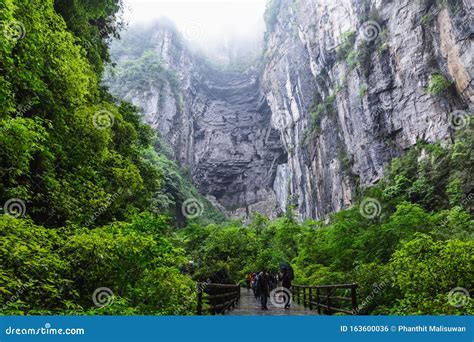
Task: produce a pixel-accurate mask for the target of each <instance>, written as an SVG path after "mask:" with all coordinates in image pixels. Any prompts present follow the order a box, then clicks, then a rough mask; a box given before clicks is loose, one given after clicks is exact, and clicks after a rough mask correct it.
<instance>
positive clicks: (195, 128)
mask: <svg viewBox="0 0 474 342" xmlns="http://www.w3.org/2000/svg"><path fill="white" fill-rule="evenodd" d="M269 12H270V13H269V15H268V16H269V17H270V19H269V23H267V33H266V39H265V41H266V42H265V51H264V52H263V57H262V60H261V61H260V62H259V63H257V64H256V66H254V67H251V68H249V69H248V70H246V71H245V72H231V71H223V70H220V69H219V68H217V67H212V66H210V64H209V63H206V62H204V60H203V59H202V58H201V57H198V56H197V54H195V53H192V52H191V51H190V50H189V49H188V48H187V47H186V45H185V44H184V43H183V41H182V39H181V38H180V37H179V36H178V35H177V34H176V32H175V31H174V30H173V29H172V28H170V27H169V26H167V25H156V26H155V27H154V29H153V33H152V34H151V35H150V39H149V42H148V43H147V44H148V45H149V47H150V48H151V49H153V51H155V52H156V54H157V55H158V56H159V58H160V59H161V61H162V63H163V65H164V66H165V67H166V68H167V69H169V70H172V71H173V72H174V73H175V75H176V81H177V84H178V86H176V84H175V85H174V86H173V85H172V82H169V81H167V82H164V83H163V84H161V85H159V86H155V85H152V84H150V85H149V86H147V85H145V87H143V85H142V87H140V89H137V88H136V87H118V88H119V89H120V90H118V91H116V93H117V94H116V95H118V96H120V97H123V98H125V99H128V100H131V101H132V102H133V103H134V104H136V105H138V106H140V107H141V108H142V109H143V112H144V116H145V121H146V122H148V123H150V124H151V125H152V126H153V127H154V128H155V129H156V130H157V131H158V132H160V134H161V136H162V137H163V138H164V140H165V141H166V143H167V144H168V146H170V147H171V150H172V152H171V154H172V156H173V157H174V158H175V160H176V161H178V162H179V164H180V165H182V166H183V167H185V168H186V169H188V170H189V171H190V174H191V176H192V178H193V180H194V182H195V183H196V185H197V186H198V188H199V190H200V191H201V192H202V193H203V194H205V195H207V196H208V198H210V199H211V201H212V202H213V203H214V204H215V205H216V206H218V207H220V208H221V209H223V210H224V211H225V212H226V213H227V214H228V215H229V216H231V217H242V218H248V217H249V215H250V214H251V213H252V212H254V211H257V212H260V213H262V214H265V215H268V216H270V217H274V216H276V215H278V214H280V213H282V212H284V211H285V209H286V207H287V205H288V204H289V203H293V204H294V205H295V207H296V209H297V212H298V214H299V217H300V218H301V219H305V218H319V219H321V218H324V217H326V216H327V214H328V213H330V212H334V211H338V210H340V209H342V208H345V207H348V206H350V205H351V203H352V202H353V201H354V196H355V194H356V193H357V189H358V188H359V187H364V186H368V185H371V184H374V183H375V182H377V181H378V180H379V179H380V178H381V177H383V172H384V166H385V165H386V164H387V163H388V162H389V161H390V160H391V159H392V158H393V157H395V156H397V155H400V154H401V153H403V151H404V150H406V149H407V148H409V147H410V146H412V145H413V144H415V143H416V142H417V141H419V140H423V141H426V142H434V141H438V140H439V141H442V142H443V143H446V144H449V143H450V141H451V139H452V137H453V133H454V131H455V129H456V128H457V127H456V123H453V120H452V118H453V114H452V113H453V112H454V113H462V114H463V115H469V114H470V113H472V112H473V111H474V105H473V102H474V84H473V80H472V79H473V74H474V62H473V55H474V51H473V47H472V39H473V27H472V25H473V24H472V23H473V13H474V8H473V3H472V1H470V0H463V1H461V0H460V1H447V2H446V3H445V2H444V1H434V0H433V1H429V0H426V1H424V0H416V1H413V0H406V1H395V0H392V1H389V0H383V1H381V0H378V1H355V0H352V1H350V0H312V1H309V0H305V1H303V0H301V1H293V0H280V1H274V2H273V6H272V8H271V11H269ZM130 58H132V57H131V56H129V55H127V54H123V53H122V54H121V55H119V56H118V63H119V64H120V63H122V62H123V61H126V60H127V59H130ZM434 75H444V76H443V77H445V79H446V80H447V81H449V82H451V83H452V84H451V86H449V87H448V88H447V89H445V90H444V91H443V92H442V93H440V94H434V93H433V92H430V91H428V89H429V88H430V85H431V84H432V83H433V78H434ZM116 88H117V87H116ZM176 89H179V90H176Z"/></svg>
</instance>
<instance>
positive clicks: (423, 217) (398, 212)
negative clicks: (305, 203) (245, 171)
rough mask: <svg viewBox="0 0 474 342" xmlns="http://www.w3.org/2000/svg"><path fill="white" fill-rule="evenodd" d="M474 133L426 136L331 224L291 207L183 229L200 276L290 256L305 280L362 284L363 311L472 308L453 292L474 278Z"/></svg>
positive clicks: (235, 274)
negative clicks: (245, 221)
mask: <svg viewBox="0 0 474 342" xmlns="http://www.w3.org/2000/svg"><path fill="white" fill-rule="evenodd" d="M471 133H472V131H471V130H468V131H467V132H465V135H464V136H461V137H459V140H458V141H457V142H456V143H455V144H454V145H453V146H451V147H449V148H442V147H441V146H439V145H428V144H422V143H420V144H417V145H416V146H415V147H414V148H412V149H411V150H410V151H408V152H407V153H406V154H405V155H404V156H403V157H401V158H397V159H394V160H393V161H392V163H391V165H390V167H389V168H388V172H387V176H386V178H385V179H384V180H383V181H381V182H380V183H379V184H378V185H376V186H374V187H372V188H369V189H366V191H365V192H364V195H363V196H362V197H361V200H360V203H359V204H358V205H356V206H354V207H352V208H349V209H347V210H343V211H341V212H338V213H335V214H333V215H332V217H331V219H330V222H329V223H327V224H326V223H324V222H320V221H312V220H310V221H307V222H304V223H298V222H297V221H296V220H295V219H294V218H293V217H292V215H291V213H288V214H287V215H286V216H284V217H281V218H278V219H276V220H273V221H270V220H268V219H267V218H265V217H262V216H261V215H258V214H257V215H256V216H255V218H254V220H253V221H252V223H250V224H249V225H248V226H243V225H241V224H239V223H237V222H233V223H228V224H225V225H220V226H217V225H210V226H207V227H201V226H198V225H189V226H188V227H187V228H186V229H185V230H183V231H181V232H180V234H181V235H182V236H183V243H184V244H183V246H184V247H185V249H187V250H188V251H190V253H191V257H192V258H193V259H194V260H195V262H196V264H197V267H196V269H195V276H196V277H198V278H203V279H205V278H206V277H211V279H212V276H215V275H216V274H218V276H219V277H218V279H224V280H229V281H240V280H242V279H243V277H244V275H245V274H246V273H247V272H253V271H256V270H259V269H261V268H263V267H266V268H268V269H270V270H272V269H273V270H276V269H277V267H278V264H279V263H280V262H281V261H285V262H289V263H290V264H292V265H293V267H294V268H295V272H296V280H295V282H296V283H299V284H312V285H318V284H335V283H352V282H357V283H358V284H359V288H358V296H359V300H360V301H363V300H364V299H365V298H370V300H368V301H366V303H365V305H364V306H363V307H360V311H359V312H360V313H379V314H380V313H385V314H461V313H471V314H472V313H473V312H474V311H473V310H474V303H473V301H472V299H470V300H469V301H468V302H467V303H466V304H465V305H463V306H459V307H458V306H453V305H451V304H450V302H449V300H450V296H449V295H448V294H449V292H450V291H451V290H452V289H454V288H457V287H461V288H464V289H467V290H469V289H472V288H473V285H474V284H473V279H474V254H473V252H474V224H473V221H472V215H471V213H470V210H471V205H472V186H473V179H472V173H471V172H469V170H472V168H473V162H474V156H473V155H472V151H471V147H472V143H473V141H472V140H473V135H472V134H471ZM367 199H371V202H367ZM367 203H368V204H367ZM372 205H374V206H373V207H372V208H371V207H370V206H372ZM367 206H368V207H367ZM372 209H373V210H374V211H372Z"/></svg>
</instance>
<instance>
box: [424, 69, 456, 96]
mask: <svg viewBox="0 0 474 342" xmlns="http://www.w3.org/2000/svg"><path fill="white" fill-rule="evenodd" d="M451 84H452V82H451V81H449V80H448V79H447V78H446V76H444V75H443V74H441V73H439V72H436V73H433V74H431V80H430V83H429V84H428V87H426V91H427V92H428V93H430V94H431V95H435V96H440V95H443V94H445V92H446V91H447V90H448V89H449V88H450V87H451Z"/></svg>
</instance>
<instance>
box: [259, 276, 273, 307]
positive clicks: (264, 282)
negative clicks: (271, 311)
mask: <svg viewBox="0 0 474 342" xmlns="http://www.w3.org/2000/svg"><path fill="white" fill-rule="evenodd" d="M257 295H258V296H259V297H260V304H261V306H262V310H268V307H267V301H268V297H269V296H270V276H269V274H268V273H267V270H266V269H263V270H262V272H260V273H259V275H258V277H257Z"/></svg>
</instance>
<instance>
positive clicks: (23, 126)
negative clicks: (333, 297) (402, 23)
mask: <svg viewBox="0 0 474 342" xmlns="http://www.w3.org/2000/svg"><path fill="white" fill-rule="evenodd" d="M119 11H120V2H119V1H114V0H97V1H94V3H93V4H92V3H91V2H90V1H88V0H75V1H66V2H61V4H59V2H54V1H52V0H41V1H40V0H34V1H26V0H17V1H15V3H13V1H11V0H9V1H6V2H5V3H4V5H2V7H0V22H2V23H9V22H10V23H11V22H19V23H21V24H22V25H23V26H24V31H25V32H23V33H24V34H17V35H14V34H3V35H0V63H1V66H2V70H1V74H0V108H1V111H0V113H1V114H0V133H1V134H0V146H1V148H0V178H1V182H0V204H1V205H0V206H1V207H2V209H3V210H4V211H6V212H3V213H2V215H0V260H1V265H2V267H1V268H0V305H1V306H2V311H1V313H2V314H18V315H26V314H29V315H30V314H59V315H64V314H77V315H96V314H114V315H116V314H152V315H163V314H183V315H186V314H193V313H194V312H195V306H196V302H195V295H196V293H195V281H198V280H201V281H202V280H207V279H208V278H210V279H211V280H213V281H218V282H239V281H241V280H242V279H243V276H244V274H245V273H246V272H249V271H256V270H258V269H261V268H262V267H267V268H268V269H270V270H276V268H277V267H278V264H279V263H280V262H281V261H286V262H290V263H291V264H292V265H293V267H294V269H295V274H296V281H295V282H296V283H302V284H332V283H339V282H358V283H359V285H360V287H359V297H360V298H362V299H363V298H365V297H368V296H369V295H370V294H371V293H372V291H373V288H374V286H375V284H376V283H377V284H379V285H380V284H383V290H382V291H381V292H379V293H378V295H377V296H374V297H373V299H372V300H371V301H370V302H369V303H368V304H367V305H366V306H364V307H363V308H361V312H362V313H394V314H417V313H423V314H472V313H473V312H474V309H473V300H472V299H468V300H466V303H465V305H463V306H453V305H450V304H449V296H448V293H449V291H450V290H452V289H453V288H455V287H463V288H466V289H472V288H473V279H474V276H473V275H474V269H473V267H474V266H473V265H474V263H473V255H474V254H473V249H474V245H473V234H474V226H473V222H472V215H471V213H470V212H469V209H470V208H471V206H472V205H471V203H470V201H471V200H472V198H471V197H472V185H473V183H474V182H473V179H472V172H471V170H472V169H473V160H474V158H473V155H472V146H473V139H474V138H473V137H474V135H473V134H472V127H467V128H466V129H465V130H464V131H463V132H461V131H460V133H459V135H458V136H457V137H456V140H455V141H456V142H455V143H454V144H453V145H451V146H448V147H441V146H440V145H439V144H433V145H428V144H422V143H420V144H417V145H416V146H414V147H413V148H412V149H410V150H409V151H407V152H406V153H405V154H404V155H403V156H402V157H400V158H397V159H394V160H393V161H392V162H391V164H390V166H389V167H388V168H387V175H386V178H385V179H383V180H381V181H380V182H379V183H378V184H377V185H375V186H373V187H371V188H368V189H366V190H365V191H364V193H363V195H362V196H361V197H360V199H359V201H358V202H357V204H356V205H354V206H353V207H351V208H348V209H346V210H343V211H340V212H338V213H336V214H333V215H332V216H331V217H330V221H329V223H327V224H326V223H323V222H321V221H314V220H308V221H306V222H298V220H296V218H295V215H294V213H293V207H292V204H291V203H292V201H293V199H292V200H291V201H289V203H288V209H287V212H286V214H285V215H284V216H282V217H279V218H277V219H275V220H269V219H268V218H266V217H264V216H262V215H260V214H258V213H255V214H254V217H253V220H252V221H251V222H250V223H249V224H247V225H244V224H242V223H240V222H237V221H225V220H224V219H223V217H222V214H220V213H218V212H217V211H216V210H215V209H213V208H212V206H211V205H210V203H209V202H208V201H206V200H205V199H204V198H203V197H202V196H201V195H199V193H198V192H197V190H196V189H195V188H194V187H193V186H192V185H191V183H190V180H189V179H188V178H187V177H186V176H185V175H184V172H183V171H181V170H180V169H179V167H178V166H177V165H176V164H175V163H174V162H172V161H170V160H169V158H168V157H167V149H166V147H165V144H164V143H163V142H162V139H161V138H160V137H156V136H155V135H154V134H153V133H152V131H151V129H150V128H149V127H148V126H146V125H145V124H143V123H142V122H141V120H140V115H139V113H138V112H137V109H136V108H135V107H133V106H131V105H130V104H128V103H126V102H122V101H118V100H117V99H115V98H113V97H112V96H111V95H110V94H109V93H108V92H107V91H106V90H105V89H104V88H103V87H102V86H101V85H100V80H101V78H102V76H103V75H102V70H104V68H105V66H104V63H106V62H107V60H108V56H109V55H108V51H107V45H108V40H109V39H110V38H111V37H112V36H115V35H116V34H117V32H118V31H117V30H118V28H119V27H120V24H118V23H117V21H116V18H117V16H118V13H119ZM12 30H14V27H12ZM12 33H14V32H12ZM17 33H18V32H17ZM20 33H21V32H20ZM348 39H349V40H351V39H352V38H348ZM85 47H87V49H86V48H85ZM133 49H134V48H132V52H131V53H130V56H132V57H133V58H132V59H131V60H130V61H131V62H130V64H128V65H127V70H125V69H120V68H119V69H118V70H117V74H118V75H119V77H121V81H123V82H124V83H123V84H130V83H128V82H131V84H132V85H133V87H137V89H138V88H139V87H140V84H139V81H143V82H156V84H155V85H156V86H158V87H161V86H162V85H163V84H168V85H170V86H171V87H172V88H173V89H175V90H176V92H177V93H179V82H178V81H177V79H176V78H175V77H174V75H173V74H172V73H171V72H170V71H169V70H167V69H166V68H165V67H164V65H163V63H162V62H161V61H160V60H159V58H157V56H156V55H155V54H153V53H150V52H147V53H145V54H143V55H142V53H141V52H140V51H138V50H137V51H135V52H133ZM147 50H148V49H147ZM347 51H349V50H347ZM349 52H350V51H349ZM349 52H348V53H347V55H346V56H345V58H347V57H348V56H349ZM343 54H346V52H344V53H343ZM150 70H151V71H152V75H153V77H150V76H152V75H148V72H150ZM311 111H312V113H313V114H312V117H313V120H312V124H311V126H312V129H315V130H317V129H318V127H319V125H320V122H321V119H322V117H323V116H324V115H333V114H334V113H335V111H334V96H328V97H326V98H325V99H324V100H321V99H318V101H315V103H314V105H313V107H312V109H311ZM339 157H340V158H341V163H342V164H343V165H345V167H347V166H349V163H350V162H351V160H350V159H349V156H347V155H346V154H344V152H340V155H339ZM189 199H193V200H194V201H195V203H196V202H197V203H200V205H201V207H200V206H198V207H196V208H195V209H197V215H194V212H193V210H190V211H191V213H190V215H188V217H186V215H185V213H184V211H183V209H182V205H183V204H184V203H186V200H189ZM367 199H371V201H372V208H371V209H375V211H374V210H368V208H366V203H367ZM374 199H375V201H374ZM11 200H15V201H16V204H17V206H16V208H9V206H8V205H7V204H8V203H9V201H11ZM369 209H370V208H369ZM201 213H202V215H200V216H199V214H201ZM190 216H197V218H195V219H191V218H189V217H190ZM97 291H106V293H107V294H108V295H107V296H105V297H103V296H96V295H95V293H96V292H97ZM101 298H102V299H104V298H105V302H104V301H103V300H101ZM97 304H100V305H97ZM103 304H107V305H103Z"/></svg>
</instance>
